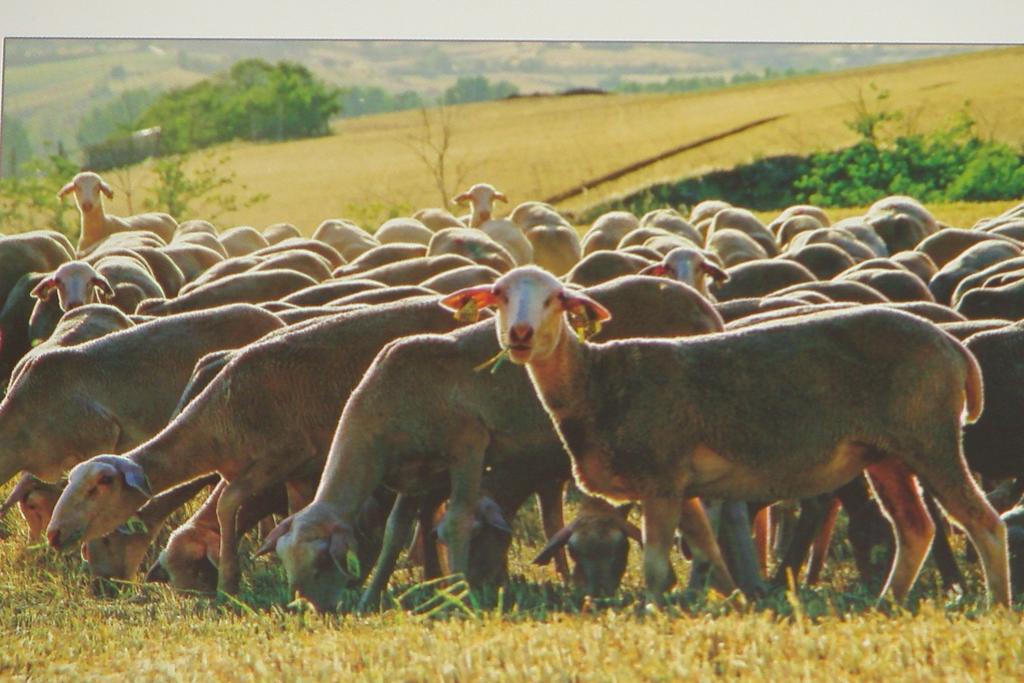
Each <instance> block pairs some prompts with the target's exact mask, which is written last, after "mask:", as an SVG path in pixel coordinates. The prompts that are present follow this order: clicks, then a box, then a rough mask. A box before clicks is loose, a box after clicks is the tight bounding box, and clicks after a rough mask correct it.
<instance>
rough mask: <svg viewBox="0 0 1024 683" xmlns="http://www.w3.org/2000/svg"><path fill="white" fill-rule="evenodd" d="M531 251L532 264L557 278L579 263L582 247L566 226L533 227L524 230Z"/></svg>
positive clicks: (575, 235)
mask: <svg viewBox="0 0 1024 683" xmlns="http://www.w3.org/2000/svg"><path fill="white" fill-rule="evenodd" d="M526 239H527V240H528V241H529V242H530V247H531V248H532V249H533V262H534V264H536V265H537V267H539V268H543V269H544V270H546V271H548V272H549V273H552V274H554V275H556V276H558V277H561V276H562V275H565V274H566V273H568V272H569V271H570V270H571V269H572V267H573V266H575V265H576V264H577V263H579V261H580V257H581V256H582V255H583V247H582V245H581V244H580V238H579V235H577V234H576V231H575V230H574V229H573V228H571V227H570V226H568V225H564V224H558V225H549V224H541V225H534V226H532V227H530V228H527V229H526Z"/></svg>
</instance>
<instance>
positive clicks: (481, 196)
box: [452, 183, 519, 229]
mask: <svg viewBox="0 0 1024 683" xmlns="http://www.w3.org/2000/svg"><path fill="white" fill-rule="evenodd" d="M496 201H497V202H508V197H506V196H505V194H504V193H503V192H499V191H498V190H497V189H496V188H495V187H494V186H493V185H488V184H487V183H477V184H476V185H473V186H472V187H471V188H469V189H468V190H466V191H465V192H463V193H461V194H459V195H456V196H455V197H452V204H465V203H467V202H468V203H469V204H470V207H471V208H472V213H471V214H470V219H469V227H471V228H479V227H481V226H483V224H484V223H486V222H487V221H489V220H491V218H492V217H493V214H494V202H496ZM518 227H519V226H516V228H517V229H518Z"/></svg>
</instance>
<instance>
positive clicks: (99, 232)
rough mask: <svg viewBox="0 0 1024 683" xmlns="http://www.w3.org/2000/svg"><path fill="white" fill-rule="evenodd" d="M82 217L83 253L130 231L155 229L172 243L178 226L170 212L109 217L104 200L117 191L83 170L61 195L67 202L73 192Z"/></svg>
mask: <svg viewBox="0 0 1024 683" xmlns="http://www.w3.org/2000/svg"><path fill="white" fill-rule="evenodd" d="M72 192H73V193H74V195H75V202H76V203H77V204H78V210H79V212H80V213H81V217H82V223H81V225H82V230H81V233H80V234H79V236H78V248H77V251H78V252H79V253H82V252H84V251H86V250H87V249H89V248H90V247H92V246H93V245H95V244H96V243H98V242H100V241H101V240H103V239H104V238H105V237H108V236H109V235H112V234H114V233H116V232H125V231H128V230H151V231H153V232H155V233H156V234H157V235H159V236H160V237H162V238H163V240H164V241H165V242H168V241H170V240H171V238H172V237H173V236H174V231H175V229H176V228H177V227H178V223H177V222H176V221H175V220H174V219H173V218H171V216H169V215H168V214H166V213H143V214H138V215H135V216H127V217H124V218H121V217H118V216H108V215H107V213H106V212H105V211H104V209H103V197H102V196H100V195H101V193H102V194H105V195H107V197H108V198H109V199H113V198H114V191H113V190H112V189H111V188H110V185H107V183H105V182H104V181H103V179H102V178H100V177H99V176H98V175H97V174H95V173H93V172H91V171H83V172H82V173H78V174H77V175H75V177H74V178H72V179H71V181H70V182H69V183H68V184H67V185H65V186H64V187H62V188H61V189H60V192H58V193H57V197H58V198H59V199H63V198H64V197H66V196H68V195H69V194H71V193H72Z"/></svg>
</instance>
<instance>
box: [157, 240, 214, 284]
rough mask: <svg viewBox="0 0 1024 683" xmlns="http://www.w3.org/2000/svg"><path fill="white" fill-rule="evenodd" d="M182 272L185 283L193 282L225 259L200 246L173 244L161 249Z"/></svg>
mask: <svg viewBox="0 0 1024 683" xmlns="http://www.w3.org/2000/svg"><path fill="white" fill-rule="evenodd" d="M160 251H161V252H163V254H164V255H165V256H167V257H168V258H170V259H171V261H173V262H174V265H176V266H177V267H178V269H179V270H180V271H181V274H182V276H183V277H184V278H185V283H186V284H187V283H189V282H192V281H193V280H195V279H196V278H197V277H199V276H200V275H202V274H203V273H205V272H206V271H207V270H209V269H210V268H211V267H213V266H214V265H216V264H218V263H220V262H221V261H223V260H224V257H223V256H221V255H220V254H218V253H217V252H215V251H214V250H212V249H207V248H206V247H203V246H200V245H198V244H172V245H169V246H166V247H163V248H162V249H160Z"/></svg>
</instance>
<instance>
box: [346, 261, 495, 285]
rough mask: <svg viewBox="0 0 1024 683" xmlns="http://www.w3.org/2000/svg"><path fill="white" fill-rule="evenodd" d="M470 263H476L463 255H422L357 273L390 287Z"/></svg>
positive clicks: (470, 264)
mask: <svg viewBox="0 0 1024 683" xmlns="http://www.w3.org/2000/svg"><path fill="white" fill-rule="evenodd" d="M472 265H476V263H475V262H473V261H471V260H469V259H468V258H466V257H465V256H459V255H457V254H442V255H441V256H424V257H422V258H413V259H408V260H405V261H399V262H397V263H389V264H387V265H385V266H380V267H378V268H372V269H370V270H366V271H363V272H361V273H359V277H360V279H366V280H376V281H377V282H382V283H384V284H385V285H389V286H392V287H395V286H398V285H415V284H418V283H420V282H423V281H424V280H426V279H428V278H430V277H433V276H434V275H437V274H438V273H444V272H446V271H449V270H454V269H456V268H461V267H462V266H472ZM336 277H337V275H336Z"/></svg>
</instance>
